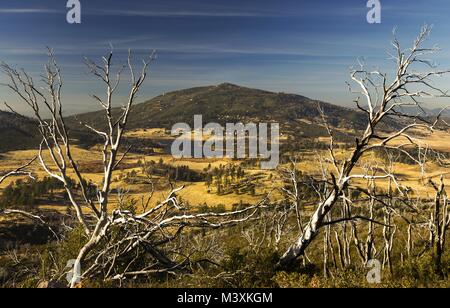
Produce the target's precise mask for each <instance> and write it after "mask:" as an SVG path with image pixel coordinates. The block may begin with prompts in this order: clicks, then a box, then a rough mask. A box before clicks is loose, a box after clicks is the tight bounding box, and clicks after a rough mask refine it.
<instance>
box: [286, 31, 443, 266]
mask: <svg viewBox="0 0 450 308" xmlns="http://www.w3.org/2000/svg"><path fill="white" fill-rule="evenodd" d="M430 30H431V29H430V27H428V26H424V27H423V28H422V29H421V31H420V34H419V35H418V37H417V38H416V40H415V41H414V43H413V45H412V46H411V47H410V48H409V49H406V50H403V48H402V47H401V45H400V42H399V41H398V39H397V38H396V37H395V36H394V40H393V47H394V53H393V54H392V55H391V56H392V59H393V60H394V61H395V64H396V69H395V72H394V76H393V77H392V79H390V77H388V75H387V74H384V73H382V72H380V71H378V70H367V69H365V67H364V65H363V63H360V67H358V68H357V69H354V70H352V71H351V74H350V76H351V79H352V81H353V82H354V83H355V84H356V85H357V86H358V87H359V91H357V93H359V94H361V95H362V96H363V97H364V99H365V101H364V103H361V102H360V99H359V98H358V99H356V101H355V103H356V105H357V107H358V108H359V110H360V111H361V113H363V114H365V115H366V118H367V126H366V128H365V129H364V130H363V131H362V133H361V135H360V137H359V138H356V140H355V146H354V149H353V150H352V152H351V154H350V155H349V156H348V157H347V158H345V159H344V160H342V161H340V160H338V158H337V156H336V153H335V150H334V147H333V144H334V141H333V134H332V132H331V133H330V139H331V141H330V147H329V153H330V161H331V163H332V165H333V167H334V171H333V172H332V173H331V176H330V177H329V179H328V181H329V182H330V183H332V185H331V188H330V189H329V190H328V191H327V193H326V195H325V198H324V201H323V202H320V204H319V205H318V206H317V208H316V209H315V212H314V214H313V215H312V217H311V218H310V220H309V222H308V224H307V225H306V226H305V230H304V232H303V233H302V234H301V236H299V237H298V239H297V240H296V241H295V243H294V244H293V245H291V246H290V247H289V248H288V249H287V251H286V252H285V253H284V255H283V256H282V257H281V259H280V261H279V266H280V267H287V266H290V265H291V264H292V263H293V262H294V261H295V260H296V259H297V258H298V257H299V256H301V255H303V254H304V253H305V250H306V248H307V247H308V246H309V245H310V244H311V242H312V241H313V240H314V239H315V238H316V237H317V235H318V234H319V231H320V230H321V229H322V227H323V226H324V221H325V217H326V216H327V214H328V213H329V212H330V211H331V210H332V209H333V208H334V206H335V205H336V204H337V203H338V201H339V200H340V199H341V198H342V197H343V196H344V192H345V191H346V189H347V188H348V187H349V185H350V183H351V182H352V181H353V180H355V179H367V180H369V179H372V180H379V179H384V180H386V179H389V178H391V179H392V180H395V178H394V176H393V175H392V174H385V175H380V176H378V175H377V176H370V175H361V174H355V172H354V169H355V167H356V166H357V165H358V162H359V161H360V159H361V158H362V157H363V156H364V155H365V154H366V153H368V152H370V151H373V150H375V149H380V148H381V149H383V148H384V149H390V150H395V151H400V152H402V153H403V154H405V155H407V156H408V157H410V158H412V159H414V158H413V157H412V156H411V155H410V154H409V153H408V151H407V150H406V149H407V148H408V147H411V146H415V145H416V142H415V141H414V139H413V137H412V133H411V130H413V129H421V130H422V131H428V132H432V131H433V130H434V129H435V126H436V123H437V120H436V121H435V122H433V123H430V122H427V121H423V120H422V119H421V118H420V117H419V116H410V115H409V114H407V113H406V112H404V111H403V110H402V107H411V106H412V107H416V108H420V105H421V104H422V103H423V102H422V101H421V99H423V98H432V97H448V95H447V93H446V92H445V91H443V90H441V89H439V88H438V87H436V86H434V85H433V78H434V77H439V76H442V75H445V74H447V73H448V71H439V70H436V68H435V66H434V65H433V63H432V62H430V61H428V60H427V59H425V58H424V57H425V56H427V55H430V54H433V53H435V52H436V51H437V50H438V49H437V48H436V47H431V48H427V47H423V46H422V45H423V44H424V42H425V41H426V39H427V37H428V36H429V33H430ZM421 67H422V68H423V67H425V68H426V71H425V72H418V71H417V70H418V69H420V68H421ZM393 117H396V118H398V119H400V120H399V121H397V123H401V127H399V128H397V129H394V130H393V131H392V130H391V131H390V132H385V133H383V131H382V129H381V128H380V126H381V124H382V123H386V122H389V119H391V118H393ZM398 140H401V141H403V142H400V144H393V142H394V141H398ZM414 161H417V160H416V159H414ZM348 220H352V217H349V218H348Z"/></svg>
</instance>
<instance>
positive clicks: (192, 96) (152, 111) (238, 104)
mask: <svg viewBox="0 0 450 308" xmlns="http://www.w3.org/2000/svg"><path fill="white" fill-rule="evenodd" d="M319 105H320V106H321V108H322V109H323V110H324V113H325V115H326V117H327V119H328V121H329V123H330V125H332V126H333V127H339V128H341V129H350V130H352V129H361V128H363V127H364V124H365V119H364V115H363V114H361V113H360V112H358V111H355V110H352V109H350V108H345V107H341V106H336V105H332V104H329V103H325V102H320V101H317V100H312V99H310V98H307V97H304V96H301V95H295V94H285V93H274V92H269V91H265V90H258V89H252V88H246V87H242V86H238V85H234V84H231V83H222V84H220V85H215V86H204V87H196V88H190V89H184V90H179V91H174V92H170V93H166V94H164V95H160V96H157V97H155V98H153V99H151V100H149V101H147V102H144V103H141V104H137V105H135V106H134V107H133V109H132V112H131V114H130V120H129V123H128V127H129V128H131V129H138V128H155V127H164V128H171V127H172V126H173V125H174V124H176V123H179V122H185V123H189V124H192V122H193V118H194V115H196V114H201V115H203V121H204V123H207V122H217V123H219V124H225V123H227V122H239V121H242V122H250V121H254V122H260V121H267V122H271V121H275V122H279V123H280V124H281V126H282V129H284V130H288V129H290V128H293V127H295V126H299V125H300V126H305V123H306V122H309V123H311V125H313V124H312V123H317V124H320V123H319V122H321V119H320V113H319V111H318V106H319ZM118 112H119V109H115V110H114V114H116V115H117V114H118ZM100 117H103V113H102V112H101V111H100V112H91V113H86V114H81V115H78V116H76V117H71V118H70V119H69V121H70V122H71V123H72V124H73V125H75V126H76V125H77V122H78V121H77V120H76V119H78V120H81V121H83V122H85V123H89V124H92V125H95V124H97V123H98V122H99V121H98V119H99V118H100ZM305 121H306V122H305ZM77 129H81V127H80V126H78V127H77Z"/></svg>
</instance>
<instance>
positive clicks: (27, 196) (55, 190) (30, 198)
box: [0, 177, 96, 209]
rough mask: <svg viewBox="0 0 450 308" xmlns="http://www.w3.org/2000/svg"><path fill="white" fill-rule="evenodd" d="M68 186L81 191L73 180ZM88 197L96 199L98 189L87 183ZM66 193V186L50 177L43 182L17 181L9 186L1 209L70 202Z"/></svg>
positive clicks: (2, 199)
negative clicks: (53, 202) (61, 200)
mask: <svg viewBox="0 0 450 308" xmlns="http://www.w3.org/2000/svg"><path fill="white" fill-rule="evenodd" d="M68 186H69V187H70V188H72V189H74V190H78V189H79V185H78V184H77V183H76V182H75V181H74V180H72V179H69V180H68ZM86 187H88V189H87V195H88V196H90V197H95V194H96V187H95V186H94V185H93V184H92V183H86ZM63 191H64V185H63V184H62V183H61V182H60V181H58V180H56V179H54V178H50V177H45V178H43V179H42V180H36V181H33V180H28V181H23V180H20V179H19V180H17V181H15V182H13V183H11V184H9V185H8V186H7V187H6V188H5V189H4V190H3V193H2V195H1V197H0V208H1V209H5V208H11V207H25V208H33V207H35V206H37V205H39V204H41V203H42V202H44V201H45V202H48V201H50V202H52V201H54V200H56V199H58V198H61V197H62V199H63V200H64V201H69V198H68V196H67V194H66V193H65V192H63Z"/></svg>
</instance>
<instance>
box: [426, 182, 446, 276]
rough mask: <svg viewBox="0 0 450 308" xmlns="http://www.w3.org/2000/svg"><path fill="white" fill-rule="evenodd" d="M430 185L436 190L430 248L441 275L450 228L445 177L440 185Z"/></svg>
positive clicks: (436, 267) (436, 268)
mask: <svg viewBox="0 0 450 308" xmlns="http://www.w3.org/2000/svg"><path fill="white" fill-rule="evenodd" d="M430 183H431V185H432V186H433V188H434V189H435V190H436V196H435V199H434V209H433V212H432V215H431V219H430V246H431V247H432V248H433V257H434V263H435V270H436V272H437V273H439V274H441V273H442V255H443V254H444V250H445V243H446V234H447V232H448V230H449V227H450V212H449V204H448V197H447V192H446V191H445V184H444V177H443V176H441V178H440V184H439V185H437V184H435V183H434V182H433V181H432V180H430Z"/></svg>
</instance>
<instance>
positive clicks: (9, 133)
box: [0, 111, 41, 152]
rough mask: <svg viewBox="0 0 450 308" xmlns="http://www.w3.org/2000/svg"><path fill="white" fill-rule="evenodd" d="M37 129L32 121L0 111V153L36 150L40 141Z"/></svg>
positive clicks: (35, 123)
mask: <svg viewBox="0 0 450 308" xmlns="http://www.w3.org/2000/svg"><path fill="white" fill-rule="evenodd" d="M37 127H38V125H37V122H36V121H35V120H33V119H30V118H27V117H24V116H21V115H18V114H15V113H11V112H7V111H0V152H7V151H12V150H24V149H30V148H36V147H37V146H38V145H39V143H40V141H41V138H40V135H39V132H38V130H37Z"/></svg>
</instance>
